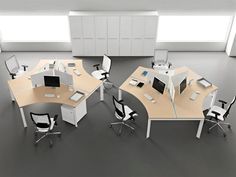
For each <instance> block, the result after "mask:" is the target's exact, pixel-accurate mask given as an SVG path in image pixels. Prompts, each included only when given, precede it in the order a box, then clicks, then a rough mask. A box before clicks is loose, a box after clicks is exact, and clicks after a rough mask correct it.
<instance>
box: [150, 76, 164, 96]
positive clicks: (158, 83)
mask: <svg viewBox="0 0 236 177" xmlns="http://www.w3.org/2000/svg"><path fill="white" fill-rule="evenodd" d="M165 86H166V84H165V83H163V82H162V81H160V80H159V79H157V78H156V77H154V80H153V84H152V87H153V88H154V89H156V90H157V91H158V92H160V93H161V94H163V93H164V90H165Z"/></svg>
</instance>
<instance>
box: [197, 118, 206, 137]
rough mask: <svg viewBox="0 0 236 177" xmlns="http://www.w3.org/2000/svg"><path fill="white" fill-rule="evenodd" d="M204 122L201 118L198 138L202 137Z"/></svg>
mask: <svg viewBox="0 0 236 177" xmlns="http://www.w3.org/2000/svg"><path fill="white" fill-rule="evenodd" d="M203 124H204V120H200V122H199V125H198V130H197V135H196V137H197V138H198V139H200V137H201V133H202V127H203Z"/></svg>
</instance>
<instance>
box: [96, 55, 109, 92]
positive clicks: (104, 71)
mask: <svg viewBox="0 0 236 177" xmlns="http://www.w3.org/2000/svg"><path fill="white" fill-rule="evenodd" d="M99 66H100V64H95V65H93V67H95V68H96V71H93V72H92V76H93V77H95V78H96V79H98V80H102V81H104V83H105V85H104V86H107V88H108V87H109V86H108V85H111V86H112V85H113V84H112V83H111V81H109V79H108V78H109V73H110V69H111V59H110V58H109V57H108V56H106V55H104V56H103V60H102V67H101V69H99Z"/></svg>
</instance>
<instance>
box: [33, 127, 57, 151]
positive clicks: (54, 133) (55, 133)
mask: <svg viewBox="0 0 236 177" xmlns="http://www.w3.org/2000/svg"><path fill="white" fill-rule="evenodd" d="M38 133H42V132H39V131H36V132H35V138H37V135H38ZM49 135H58V137H61V132H46V133H44V135H43V136H41V137H40V138H39V139H37V140H36V141H35V142H34V145H35V146H37V145H38V143H39V142H40V141H41V140H43V139H44V138H46V137H47V136H49ZM49 145H50V147H52V146H53V142H52V140H51V138H50V139H49Z"/></svg>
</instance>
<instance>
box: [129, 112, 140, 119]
mask: <svg viewBox="0 0 236 177" xmlns="http://www.w3.org/2000/svg"><path fill="white" fill-rule="evenodd" d="M129 115H130V117H132V118H133V117H134V116H138V114H137V112H136V111H133V112H131V113H129Z"/></svg>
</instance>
